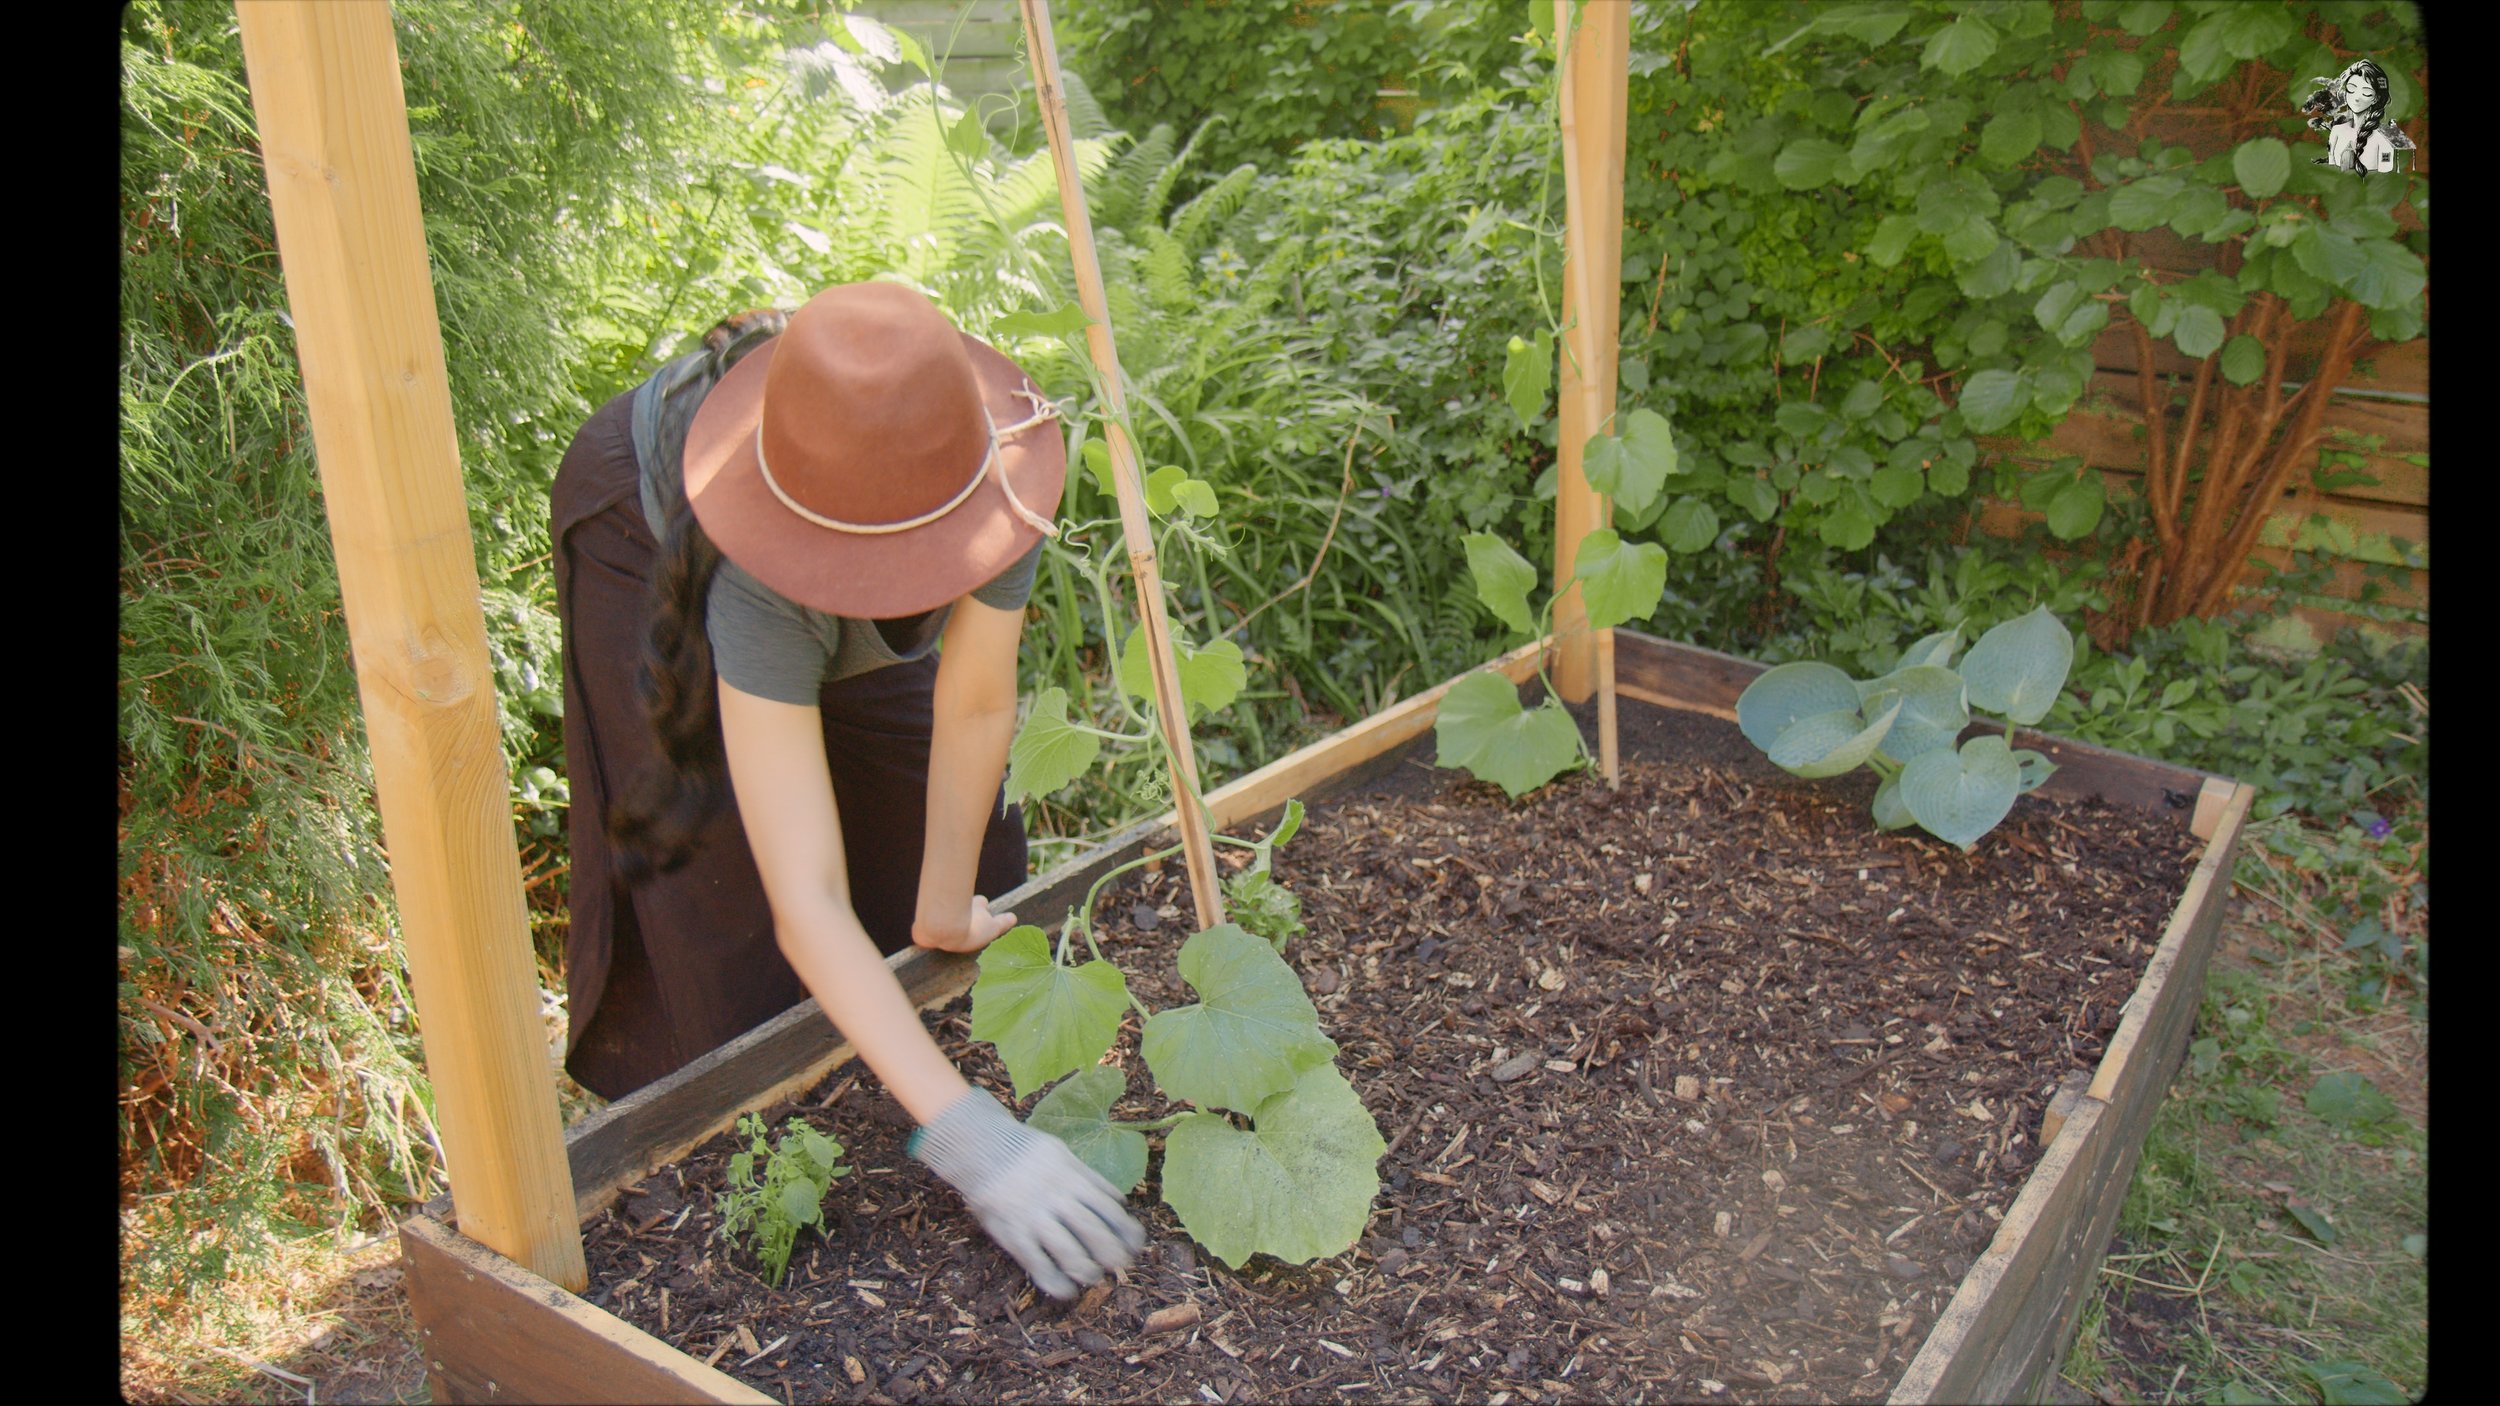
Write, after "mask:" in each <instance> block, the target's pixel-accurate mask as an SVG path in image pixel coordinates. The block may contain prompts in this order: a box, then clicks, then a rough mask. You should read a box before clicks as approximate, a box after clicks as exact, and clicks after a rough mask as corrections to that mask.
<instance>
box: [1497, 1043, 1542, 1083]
mask: <svg viewBox="0 0 2500 1406" xmlns="http://www.w3.org/2000/svg"><path fill="white" fill-rule="evenodd" d="M1537 1063H1538V1057H1537V1053H1536V1051H1534V1050H1526V1051H1522V1052H1521V1053H1519V1054H1515V1055H1512V1056H1511V1057H1510V1058H1508V1059H1506V1060H1503V1061H1502V1062H1501V1063H1500V1064H1497V1065H1495V1066H1493V1069H1492V1075H1493V1082H1494V1083H1496V1084H1507V1083H1510V1082H1511V1081H1512V1080H1514V1079H1524V1078H1526V1077H1527V1076H1528V1075H1529V1074H1530V1073H1532V1072H1534V1070H1535V1069H1536V1067H1537Z"/></svg>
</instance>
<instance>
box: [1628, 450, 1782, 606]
mask: <svg viewBox="0 0 2500 1406" xmlns="http://www.w3.org/2000/svg"><path fill="white" fill-rule="evenodd" d="M1769 489H1770V485H1769V484H1767V483H1764V482H1763V481H1762V480H1760V479H1758V478H1749V479H1744V480H1741V481H1740V483H1739V485H1737V486H1736V487H1734V488H1731V490H1730V492H1729V496H1730V497H1732V498H1735V499H1737V500H1738V501H1739V502H1740V503H1741V502H1751V501H1755V500H1758V499H1759V498H1760V497H1761V496H1762V495H1763V494H1764V493H1766V492H1769ZM1770 497H1771V505H1770V510H1769V511H1766V512H1763V513H1762V514H1760V518H1761V520H1763V521H1766V522H1767V521H1769V520H1770V516H1771V513H1772V512H1776V511H1778V509H1779V495H1778V494H1776V493H1773V494H1771V495H1770ZM1658 535H1659V536H1660V537H1662V538H1664V539H1666V544H1667V545H1668V546H1669V547H1672V548H1674V549H1675V550H1677V551H1679V552H1682V553H1684V554H1685V555H1687V556H1689V555H1691V554H1692V553H1694V552H1698V551H1700V550H1701V549H1702V548H1704V547H1707V546H1709V545H1710V544H1711V543H1712V542H1715V541H1717V540H1718V539H1719V513H1718V510H1717V509H1715V508H1713V507H1711V506H1710V505H1709V504H1708V503H1707V502H1705V501H1703V500H1702V499H1701V498H1699V497H1684V498H1679V499H1677V500H1676V504H1675V506H1674V507H1672V508H1669V509H1667V514H1666V516H1665V517H1663V518H1660V519H1659V520H1658ZM1661 594H1662V595H1663V594H1664V592H1663V591H1661ZM1656 609H1657V607H1656V606H1655V605H1653V606H1651V612H1652V613H1655V611H1656Z"/></svg>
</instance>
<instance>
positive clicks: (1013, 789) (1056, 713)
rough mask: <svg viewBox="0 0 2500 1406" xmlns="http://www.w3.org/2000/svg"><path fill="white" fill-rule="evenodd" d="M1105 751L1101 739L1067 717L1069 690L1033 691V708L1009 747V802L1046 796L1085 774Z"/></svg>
mask: <svg viewBox="0 0 2500 1406" xmlns="http://www.w3.org/2000/svg"><path fill="white" fill-rule="evenodd" d="M1101 751H1102V742H1101V740H1100V739H1099V738H1097V737H1095V736H1094V734H1092V733H1090V732H1081V731H1079V730H1078V729H1077V728H1076V726H1075V725H1074V724H1072V723H1070V722H1069V721H1068V691H1067V690H1066V689H1064V688H1059V687H1055V686H1054V687H1051V688H1046V689H1043V690H1042V691H1041V692H1040V693H1038V694H1036V695H1034V698H1033V711H1032V712H1030V713H1027V714H1026V715H1025V718H1024V726H1023V728H1022V729H1021V730H1019V731H1018V732H1017V733H1016V740H1015V745H1013V746H1011V747H1009V748H1008V749H1007V799H1008V800H1009V801H1010V802H1013V801H1024V800H1033V799H1037V798H1039V797H1042V796H1047V795H1049V794H1051V793H1052V792H1054V791H1056V790H1058V789H1059V788H1060V787H1062V786H1065V785H1067V784H1068V783H1069V782H1071V781H1074V780H1075V779H1077V778H1078V777H1080V776H1083V775H1084V774H1085V773H1086V772H1087V771H1088V770H1090V769H1091V768H1092V767H1093V765H1094V757H1095V755H1096V754H1097V753H1099V752H1101Z"/></svg>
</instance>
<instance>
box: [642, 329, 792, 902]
mask: <svg viewBox="0 0 2500 1406" xmlns="http://www.w3.org/2000/svg"><path fill="white" fill-rule="evenodd" d="M789 320H790V314H789V313H788V312H786V311H783V310H780V309H777V308H753V309H750V310H748V311H746V312H742V313H738V314H736V315H735V316H732V317H726V318H723V319H721V320H720V321H719V322H718V323H716V324H714V325H713V327H712V330H711V331H709V332H706V333H705V334H704V336H703V349H704V351H705V352H706V353H708V354H709V355H710V357H711V365H710V367H709V371H710V378H709V381H708V382H707V388H708V385H710V384H717V383H718V381H719V378H720V377H721V376H722V375H723V374H724V373H726V372H727V371H728V370H729V368H730V367H731V366H733V365H735V364H736V363H737V361H738V359H739V358H740V357H742V356H744V355H746V353H747V352H748V351H750V350H752V349H753V348H754V347H755V346H756V345H757V344H758V343H760V342H762V341H763V340H764V339H765V338H767V337H771V336H775V335H777V334H778V333H779V332H780V331H781V329H782V328H783V327H784V326H786V325H788V323H789ZM679 423H680V424H682V423H683V420H682V417H681V418H680V419H679ZM720 563H721V554H720V549H719V548H718V547H715V546H713V545H712V539H711V537H710V536H709V535H707V534H706V533H705V532H704V531H703V524H702V523H700V522H699V521H697V520H696V518H695V515H694V508H693V506H692V505H691V504H689V503H688V502H687V501H686V495H685V490H684V486H683V480H682V478H681V479H680V481H679V489H678V493H677V498H676V501H675V502H673V503H671V504H669V506H668V517H667V519H666V521H665V522H664V523H663V524H662V531H661V537H660V543H659V554H658V556H657V558H656V559H655V561H654V562H653V569H652V573H651V630H650V633H649V634H648V635H647V636H646V637H645V638H644V641H643V655H642V663H641V667H640V669H639V671H638V673H637V675H636V677H635V681H634V685H635V692H636V693H637V694H638V695H639V696H640V697H641V699H642V706H643V715H644V716H645V718H647V719H648V720H649V722H650V726H651V731H652V735H653V736H654V737H655V738H656V739H657V740H658V742H659V747H660V764H659V765H658V766H655V767H652V768H650V769H648V770H646V771H645V772H643V774H642V775H641V776H639V777H637V778H635V780H634V781H633V782H632V783H631V784H630V785H629V786H628V787H627V788H626V790H625V794H624V795H623V796H621V797H619V798H618V800H617V803H616V804H614V805H612V806H611V807H610V808H609V812H608V838H609V840H610V841H611V842H612V843H613V844H614V845H615V846H616V863H617V869H618V872H619V873H620V874H621V875H622V876H623V877H624V879H625V881H626V882H628V883H639V882H641V881H642V880H644V879H647V878H649V877H651V876H652V875H654V874H664V873H667V872H668V871H670V870H672V869H675V868H677V867H678V866H680V865H682V864H684V863H685V862H686V861H687V860H688V859H691V858H693V857H694V852H695V848H696V844H697V842H698V840H699V839H700V838H701V836H702V833H703V827H704V825H705V824H706V823H707V822H708V821H710V820H711V818H712V816H713V815H714V813H715V812H717V811H718V810H719V808H720V803H721V799H722V796H723V793H724V791H725V790H726V788H725V786H724V785H723V781H724V778H725V776H726V773H727V770H728V768H727V759H726V758H725V756H724V755H723V753H722V751H721V731H720V694H719V691H718V688H717V686H716V685H715V684H714V682H713V677H712V639H711V635H710V633H709V632H708V631H707V630H706V629H705V628H704V622H705V616H706V614H707V613H708V612H707V606H708V605H709V602H710V599H711V593H712V577H713V575H714V574H715V573H716V572H718V571H719V569H720Z"/></svg>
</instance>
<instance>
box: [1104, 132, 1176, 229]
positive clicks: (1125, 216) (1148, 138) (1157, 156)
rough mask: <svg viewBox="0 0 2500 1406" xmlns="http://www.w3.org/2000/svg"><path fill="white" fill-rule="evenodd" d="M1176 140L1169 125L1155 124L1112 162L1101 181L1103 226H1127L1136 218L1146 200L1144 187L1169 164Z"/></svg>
mask: <svg viewBox="0 0 2500 1406" xmlns="http://www.w3.org/2000/svg"><path fill="white" fill-rule="evenodd" d="M1175 140H1176V138H1175V137H1174V135H1173V132H1172V124H1171V123H1169V122H1158V123H1156V124H1155V125H1154V126H1153V127H1152V128H1151V129H1149V130H1148V131H1147V133H1146V135H1145V136H1143V137H1141V138H1138V139H1137V140H1136V141H1134V142H1133V143H1131V144H1130V146H1129V148H1128V150H1126V151H1124V152H1121V153H1120V156H1119V159H1117V160H1115V161H1113V162H1112V163H1111V168H1110V169H1109V170H1108V171H1106V172H1104V173H1103V178H1102V195H1101V204H1100V209H1101V211H1102V219H1101V221H1100V222H1101V223H1102V224H1105V225H1111V226H1114V227H1126V226H1127V225H1128V224H1129V223H1130V222H1131V221H1132V220H1135V219H1137V218H1138V208H1139V207H1140V206H1142V205H1143V204H1144V203H1145V200H1146V187H1147V186H1148V185H1149V184H1150V183H1152V182H1153V180H1154V179H1155V177H1156V175H1157V174H1159V173H1160V172H1161V171H1162V170H1163V168H1164V167H1166V166H1168V165H1170V164H1171V161H1172V148H1173V142H1174V141H1175Z"/></svg>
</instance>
